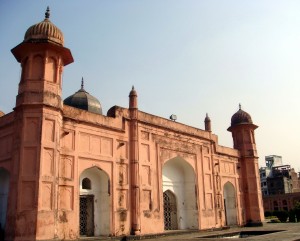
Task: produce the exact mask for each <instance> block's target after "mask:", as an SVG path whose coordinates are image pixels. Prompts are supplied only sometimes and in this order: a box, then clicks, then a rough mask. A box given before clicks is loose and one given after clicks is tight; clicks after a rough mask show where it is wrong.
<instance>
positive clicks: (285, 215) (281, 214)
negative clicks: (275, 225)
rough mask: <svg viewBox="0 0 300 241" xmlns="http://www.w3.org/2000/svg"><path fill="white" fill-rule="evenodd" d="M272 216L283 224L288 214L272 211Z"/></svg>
mask: <svg viewBox="0 0 300 241" xmlns="http://www.w3.org/2000/svg"><path fill="white" fill-rule="evenodd" d="M273 215H274V216H276V217H277V218H278V219H279V220H280V222H282V223H285V222H286V221H287V218H288V216H289V213H288V212H287V211H284V210H282V211H274V212H273Z"/></svg>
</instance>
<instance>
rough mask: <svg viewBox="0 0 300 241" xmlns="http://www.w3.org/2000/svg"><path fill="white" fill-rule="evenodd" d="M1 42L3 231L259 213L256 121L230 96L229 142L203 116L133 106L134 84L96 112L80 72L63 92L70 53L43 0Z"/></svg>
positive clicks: (128, 225)
mask: <svg viewBox="0 0 300 241" xmlns="http://www.w3.org/2000/svg"><path fill="white" fill-rule="evenodd" d="M12 53H13V55H14V56H15V58H16V60H17V61H18V62H19V63H20V64H21V69H22V74H21V79H20V83H19V87H18V94H17V97H16V105H15V107H14V110H13V112H11V113H8V114H4V113H2V112H1V115H0V116H1V117H0V223H1V236H2V237H4V236H5V238H4V239H5V240H20V241H27V240H57V239H62V240H73V239H77V238H79V237H80V236H124V235H130V234H131V235H145V234H153V233H162V232H165V231H166V230H201V229H211V228H220V227H224V226H232V225H239V226H244V225H248V226H255V225H261V224H262V220H263V206H262V197H261V190H260V181H259V175H258V173H259V170H258V156H257V151H256V144H255V137H254V130H255V129H256V128H257V126H256V125H254V124H253V122H252V119H251V116H250V115H249V114H248V113H246V112H245V111H243V110H242V109H241V108H240V109H239V110H238V111H237V112H236V113H235V114H234V115H233V116H232V118H231V125H230V127H229V128H228V131H230V132H231V133H232V137H233V142H234V148H228V147H223V146H220V145H219V144H218V137H217V136H216V135H215V134H213V133H212V132H211V121H210V119H209V117H208V116H206V118H205V129H204V130H201V129H197V128H194V127H191V126H187V125H184V124H180V123H177V122H174V121H172V120H168V119H165V118H161V117H158V116H154V115H151V114H148V113H145V112H142V111H140V110H139V109H138V99H137V92H136V90H135V89H134V88H132V90H131V91H130V93H129V106H128V108H123V107H119V106H114V107H112V108H111V109H110V110H109V111H108V112H107V114H106V115H105V114H103V113H102V109H101V105H100V102H99V101H98V100H97V99H96V98H95V97H93V96H92V95H90V94H89V93H88V92H87V91H85V90H84V86H83V84H82V87H81V89H80V90H79V91H77V92H76V93H75V94H74V95H72V96H70V97H68V98H66V99H65V100H64V101H63V100H62V78H61V76H62V72H63V68H64V66H66V65H68V64H71V63H72V62H73V57H72V54H71V51H70V50H69V49H68V48H66V47H64V37H63V33H62V32H61V31H60V30H59V29H58V28H57V27H56V26H55V25H54V24H53V23H52V22H51V21H50V20H49V9H48V10H47V12H46V16H45V19H44V20H43V21H42V22H40V23H37V24H35V25H33V26H31V27H30V28H29V29H28V30H27V31H26V33H25V37H24V40H23V42H22V43H20V44H19V45H18V46H16V47H15V48H13V49H12ZM125 94H126V93H125Z"/></svg>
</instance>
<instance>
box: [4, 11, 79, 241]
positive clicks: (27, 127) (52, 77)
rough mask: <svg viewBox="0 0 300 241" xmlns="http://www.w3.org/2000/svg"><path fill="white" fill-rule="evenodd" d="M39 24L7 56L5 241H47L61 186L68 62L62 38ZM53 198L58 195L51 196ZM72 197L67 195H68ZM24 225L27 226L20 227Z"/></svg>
mask: <svg viewBox="0 0 300 241" xmlns="http://www.w3.org/2000/svg"><path fill="white" fill-rule="evenodd" d="M49 17H50V10H49V8H47V11H46V13H45V19H44V20H43V21H41V22H39V23H37V24H34V25H32V26H31V27H29V28H28V30H27V31H26V33H25V36H24V40H23V42H22V43H20V44H19V45H18V46H16V47H15V48H13V49H12V50H11V51H12V53H13V55H14V56H15V58H16V60H17V61H18V62H19V63H21V68H22V74H21V79H20V82H19V89H18V94H17V97H16V106H15V108H14V115H15V121H14V133H15V135H14V138H13V148H14V149H13V153H14V155H13V159H12V163H13V164H12V166H13V169H14V170H13V172H12V173H13V175H12V177H11V179H12V180H13V181H11V190H12V195H13V197H15V198H14V199H12V201H11V202H10V203H9V204H8V212H7V220H8V222H7V225H6V226H7V227H8V228H7V230H6V234H7V237H8V239H7V240H24V241H29V240H52V239H57V238H58V235H61V236H63V237H65V236H66V234H64V233H62V232H61V233H60V234H59V232H60V231H58V228H57V227H58V223H59V220H58V217H59V215H60V214H59V213H61V212H63V211H64V210H62V208H61V207H60V206H59V205H58V203H59V202H56V201H54V200H56V198H57V196H58V197H59V196H62V191H60V190H62V188H63V185H62V184H61V183H60V179H59V177H58V173H59V171H58V168H59V163H60V151H61V149H60V140H61V132H62V129H63V117H62V108H63V105H62V99H61V93H62V78H61V75H62V71H63V67H64V66H65V65H67V64H70V63H72V62H73V57H72V54H71V51H70V50H69V49H67V48H65V47H64V45H63V44H64V37H63V33H62V32H61V31H60V30H59V29H58V28H57V27H56V26H55V25H54V24H53V23H52V22H51V21H50V20H49ZM56 193H58V194H56ZM72 195H73V194H72ZM25 224H27V226H26V227H25Z"/></svg>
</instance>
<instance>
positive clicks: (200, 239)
mask: <svg viewBox="0 0 300 241" xmlns="http://www.w3.org/2000/svg"><path fill="white" fill-rule="evenodd" d="M278 230H280V232H273V233H269V234H264V235H257V236H250V237H247V238H208V237H207V236H213V235H224V234H228V233H234V232H241V231H278ZM87 240H88V241H91V240H93V241H98V240H99V241H112V240H120V241H127V240H145V241H154V240H155V241H163V240H167V241H168V240H170V241H182V240H189V241H217V240H218V241H226V240H241V241H243V240H245V241H263V240H264V241H300V223H264V225H263V226H262V227H254V228H239V227H235V228H230V229H226V230H219V231H216V230H206V231H182V232H176V233H174V232H166V233H165V234H164V235H161V234H159V235H149V236H148V235H146V236H127V237H122V238H121V237H118V238H104V237H101V238H95V237H93V238H85V239H84V238H82V239H80V241H87Z"/></svg>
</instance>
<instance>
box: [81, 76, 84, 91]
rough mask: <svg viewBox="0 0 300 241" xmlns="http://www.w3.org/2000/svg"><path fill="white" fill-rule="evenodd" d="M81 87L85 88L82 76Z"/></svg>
mask: <svg viewBox="0 0 300 241" xmlns="http://www.w3.org/2000/svg"><path fill="white" fill-rule="evenodd" d="M81 89H82V90H83V89H84V82H83V77H82V78H81Z"/></svg>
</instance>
